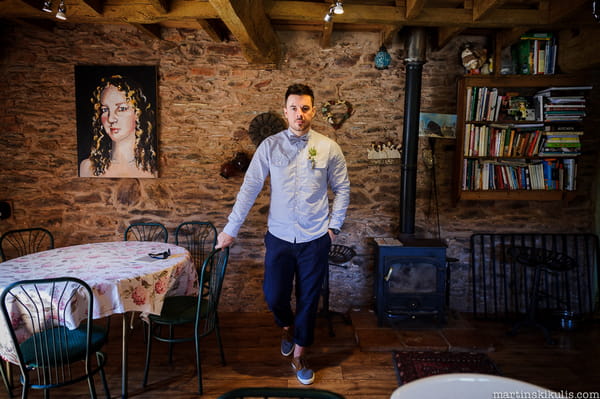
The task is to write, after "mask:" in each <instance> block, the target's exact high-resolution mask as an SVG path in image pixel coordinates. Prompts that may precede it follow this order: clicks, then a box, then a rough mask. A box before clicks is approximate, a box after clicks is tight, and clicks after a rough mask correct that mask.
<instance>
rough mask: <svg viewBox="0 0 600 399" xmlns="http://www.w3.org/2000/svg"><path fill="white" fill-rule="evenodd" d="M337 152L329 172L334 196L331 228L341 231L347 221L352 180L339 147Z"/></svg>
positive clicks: (334, 154) (330, 221)
mask: <svg viewBox="0 0 600 399" xmlns="http://www.w3.org/2000/svg"><path fill="white" fill-rule="evenodd" d="M335 147H336V151H334V153H333V157H332V159H331V161H330V165H329V168H328V171H327V174H328V181H329V185H330V187H331V191H332V192H333V194H334V198H333V204H332V207H331V218H330V220H329V228H330V229H337V230H340V229H341V228H342V225H343V224H344V220H345V219H346V210H347V209H348V205H349V204H350V180H349V179H348V170H347V168H346V160H345V158H344V154H343V153H342V150H341V148H340V147H339V145H337V144H336V145H335Z"/></svg>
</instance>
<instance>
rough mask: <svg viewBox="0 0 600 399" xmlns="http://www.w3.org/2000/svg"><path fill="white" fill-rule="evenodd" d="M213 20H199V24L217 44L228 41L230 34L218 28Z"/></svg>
mask: <svg viewBox="0 0 600 399" xmlns="http://www.w3.org/2000/svg"><path fill="white" fill-rule="evenodd" d="M214 21H215V20H212V19H199V20H198V24H200V26H201V27H202V30H203V31H204V32H206V34H207V35H208V36H210V38H211V39H212V40H214V41H215V42H224V41H227V40H228V33H229V32H225V29H223V28H221V27H220V26H218V25H217V24H216V23H215V22H214Z"/></svg>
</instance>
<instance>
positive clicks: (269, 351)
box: [0, 310, 600, 399]
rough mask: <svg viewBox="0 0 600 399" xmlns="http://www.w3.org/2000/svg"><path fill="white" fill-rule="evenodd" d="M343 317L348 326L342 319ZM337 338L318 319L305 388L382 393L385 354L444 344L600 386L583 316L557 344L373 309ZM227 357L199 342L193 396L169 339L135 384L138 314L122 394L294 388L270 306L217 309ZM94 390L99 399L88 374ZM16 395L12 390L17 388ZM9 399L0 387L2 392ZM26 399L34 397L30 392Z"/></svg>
mask: <svg viewBox="0 0 600 399" xmlns="http://www.w3.org/2000/svg"><path fill="white" fill-rule="evenodd" d="M349 320H350V321H351V323H350V324H348V323H347V321H349ZM333 322H334V324H333V326H334V331H335V336H334V337H331V336H329V334H328V328H327V327H328V325H327V323H326V319H325V318H323V317H319V320H318V326H317V331H316V343H315V345H314V346H313V347H312V348H311V352H310V357H309V363H310V365H311V366H312V367H313V369H314V370H315V371H316V373H317V379H316V381H315V383H314V384H313V385H312V386H311V387H314V388H321V389H328V390H331V391H334V392H337V393H340V394H342V395H344V396H345V397H346V398H348V399H363V398H365V399H366V398H369V399H384V398H385V399H387V398H389V397H390V395H391V393H392V392H393V391H394V389H395V388H396V387H397V380H396V375H395V371H394V368H393V365H392V353H391V351H392V350H394V349H398V350H449V351H477V352H484V353H487V354H488V355H489V356H490V357H491V358H492V359H493V360H494V362H495V363H496V364H497V366H498V368H499V369H500V371H501V372H502V373H503V375H504V376H506V377H511V378H516V379H520V380H524V381H528V382H531V383H534V384H537V385H541V386H544V387H547V388H550V389H553V390H556V391H563V392H591V391H593V392H598V391H600V379H598V370H600V345H599V343H600V324H599V323H598V322H591V323H588V324H586V325H585V326H584V327H583V328H580V329H579V330H578V331H571V332H555V333H554V337H555V338H556V340H557V344H556V345H548V344H546V343H545V341H544V339H543V336H542V335H541V333H540V332H539V331H536V330H525V331H523V332H521V333H519V334H517V335H516V336H513V337H511V336H508V335H507V334H506V332H507V331H508V329H509V327H510V325H507V324H506V323H500V322H490V321H476V320H470V319H469V317H468V316H465V315H456V314H454V315H453V317H451V319H450V321H449V323H448V324H447V325H445V326H443V328H415V327H413V326H410V325H409V326H404V327H396V328H391V327H378V326H377V321H376V318H375V316H374V314H373V312H370V311H368V310H359V311H356V312H352V313H351V314H350V315H349V317H347V318H346V319H342V318H341V317H338V316H336V317H334V318H333ZM221 330H222V336H223V344H224V348H225V356H226V360H227V364H226V365H225V366H223V365H221V363H220V358H219V351H218V348H217V344H216V339H215V337H214V336H209V337H206V338H204V339H203V341H202V370H203V384H204V395H202V396H199V395H197V394H196V386H197V380H196V374H195V372H196V371H195V367H194V348H193V345H192V344H179V345H176V346H175V351H174V362H173V364H169V363H168V361H167V357H166V346H165V345H164V344H161V343H156V344H155V345H154V351H153V358H152V363H151V368H150V377H149V385H148V386H147V387H145V388H143V387H142V386H141V381H142V375H143V365H144V360H145V343H144V337H143V329H142V325H141V322H140V321H136V322H135V323H134V329H133V330H131V333H130V339H129V342H130V349H129V397H130V398H148V399H153V398H157V399H158V398H161V399H162V398H168V399H184V398H198V397H201V398H217V397H218V396H219V395H220V394H222V393H224V392H226V391H228V390H231V389H234V388H241V387H258V386H272V387H301V386H302V385H301V384H300V383H299V382H298V381H297V380H296V378H295V376H294V374H293V372H292V369H291V367H290V364H289V360H288V359H286V358H284V357H282V356H281V354H280V353H279V339H280V331H279V329H278V328H276V327H275V325H274V323H273V321H272V318H271V315H270V314H268V313H224V314H221ZM120 345H121V318H120V317H119V316H115V317H113V320H112V327H111V337H110V342H109V344H108V345H107V346H106V352H107V354H108V359H109V360H108V362H109V365H108V368H107V374H108V378H109V385H110V389H111V394H112V397H113V398H118V397H120V393H121V364H120V358H121V346H120ZM96 381H97V382H96V390H97V392H98V394H99V397H103V392H102V386H101V384H100V382H99V379H98V378H97V379H96ZM15 393H16V394H17V395H20V388H17V389H15ZM4 397H7V395H6V392H5V391H4V390H3V388H0V398H4ZM29 397H30V398H41V397H42V395H41V393H40V392H35V391H34V392H32V394H31V395H30V396H29ZM52 397H53V398H60V399H71V398H88V397H89V394H88V390H87V384H85V383H80V384H76V385H73V386H71V387H68V388H60V389H56V390H54V391H53V392H52Z"/></svg>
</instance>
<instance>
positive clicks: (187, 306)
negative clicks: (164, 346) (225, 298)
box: [142, 248, 229, 394]
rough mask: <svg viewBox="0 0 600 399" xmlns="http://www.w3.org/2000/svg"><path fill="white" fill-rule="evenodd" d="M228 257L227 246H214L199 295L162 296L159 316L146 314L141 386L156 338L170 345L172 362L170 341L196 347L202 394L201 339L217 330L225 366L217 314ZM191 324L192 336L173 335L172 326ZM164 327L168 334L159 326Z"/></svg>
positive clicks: (148, 366) (170, 359) (223, 361)
mask: <svg viewBox="0 0 600 399" xmlns="http://www.w3.org/2000/svg"><path fill="white" fill-rule="evenodd" d="M228 259H229V248H225V249H223V250H221V249H216V250H214V251H213V252H211V253H210V254H209V255H208V257H207V258H206V259H205V260H204V263H203V265H202V269H201V270H200V275H199V285H198V287H199V288H198V296H197V297H195V296H170V297H167V298H165V302H164V304H163V308H162V311H161V313H160V315H152V314H151V315H149V316H148V337H147V339H146V365H145V367H144V378H143V382H142V385H143V386H146V385H147V383H148V372H149V369H150V354H151V352H152V341H153V339H156V340H157V341H160V342H167V343H168V344H169V363H171V362H172V344H174V343H179V342H194V344H195V348H196V370H197V373H198V393H200V394H202V367H201V363H200V338H202V337H205V336H207V335H209V334H210V333H212V332H213V331H214V332H215V333H216V337H217V343H218V345H219V350H220V351H221V363H222V364H223V365H225V354H224V353H223V343H222V342H221V332H220V330H219V315H218V313H217V310H218V306H219V298H220V296H221V288H222V286H223V279H224V277H225V270H226V268H227V261H228ZM182 325H193V326H194V329H193V330H194V331H193V335H187V336H183V337H176V336H174V333H173V327H174V326H182ZM162 326H167V327H169V328H168V330H169V331H168V336H165V335H164V334H163V331H162V330H163V329H161V328H160V327H162Z"/></svg>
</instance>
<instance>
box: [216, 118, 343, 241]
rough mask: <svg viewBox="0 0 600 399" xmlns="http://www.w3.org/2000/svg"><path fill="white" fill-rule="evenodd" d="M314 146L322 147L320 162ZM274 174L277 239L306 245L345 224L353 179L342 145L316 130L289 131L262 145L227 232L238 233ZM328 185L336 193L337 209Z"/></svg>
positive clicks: (272, 223)
mask: <svg viewBox="0 0 600 399" xmlns="http://www.w3.org/2000/svg"><path fill="white" fill-rule="evenodd" d="M310 148H314V149H315V150H316V155H315V156H314V157H312V158H313V159H314V162H313V160H312V159H310V158H311V157H309V149H310ZM313 164H314V167H313ZM269 175H270V176H271V205H270V208H269V219H268V228H269V232H270V233H271V234H273V235H274V236H275V237H277V238H280V239H282V240H285V241H287V242H291V243H302V242H308V241H312V240H314V239H316V238H319V237H321V236H323V235H324V234H326V233H327V229H328V228H332V229H340V228H341V227H342V224H343V223H344V219H345V218H346V209H347V208H348V204H349V203H350V181H349V180H348V171H347V169H346V160H345V159H344V154H343V153H342V150H341V148H340V146H339V145H338V144H337V143H336V142H335V141H333V140H331V139H330V138H328V137H326V136H324V135H322V134H319V133H317V132H315V131H314V130H312V129H311V130H310V131H309V132H308V133H306V134H305V135H304V136H303V137H302V138H298V137H297V136H295V135H294V134H293V133H292V132H290V131H289V130H287V129H286V130H283V131H281V132H279V133H277V134H275V135H272V136H269V137H267V138H265V139H264V140H263V141H262V143H261V144H260V145H259V146H258V148H257V150H256V153H255V154H254V156H253V157H252V161H251V162H250V166H249V167H248V170H247V171H246V176H245V177H244V183H243V184H242V187H241V188H240V192H239V193H238V195H237V200H236V202H235V205H234V206H233V209H232V211H231V214H230V215H229V218H228V220H229V222H228V223H227V225H226V226H225V228H224V229H223V231H224V232H225V233H227V234H229V235H230V236H232V237H236V236H237V234H238V232H239V230H240V227H241V226H242V224H243V223H244V220H245V219H246V216H247V215H248V212H249V211H250V208H252V206H253V205H254V201H255V200H256V197H257V196H258V194H259V193H260V192H261V190H262V188H263V185H264V182H265V180H266V178H267V176H269ZM328 186H329V187H330V188H331V191H332V192H333V194H334V198H333V203H332V206H331V213H330V212H329V195H328Z"/></svg>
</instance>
